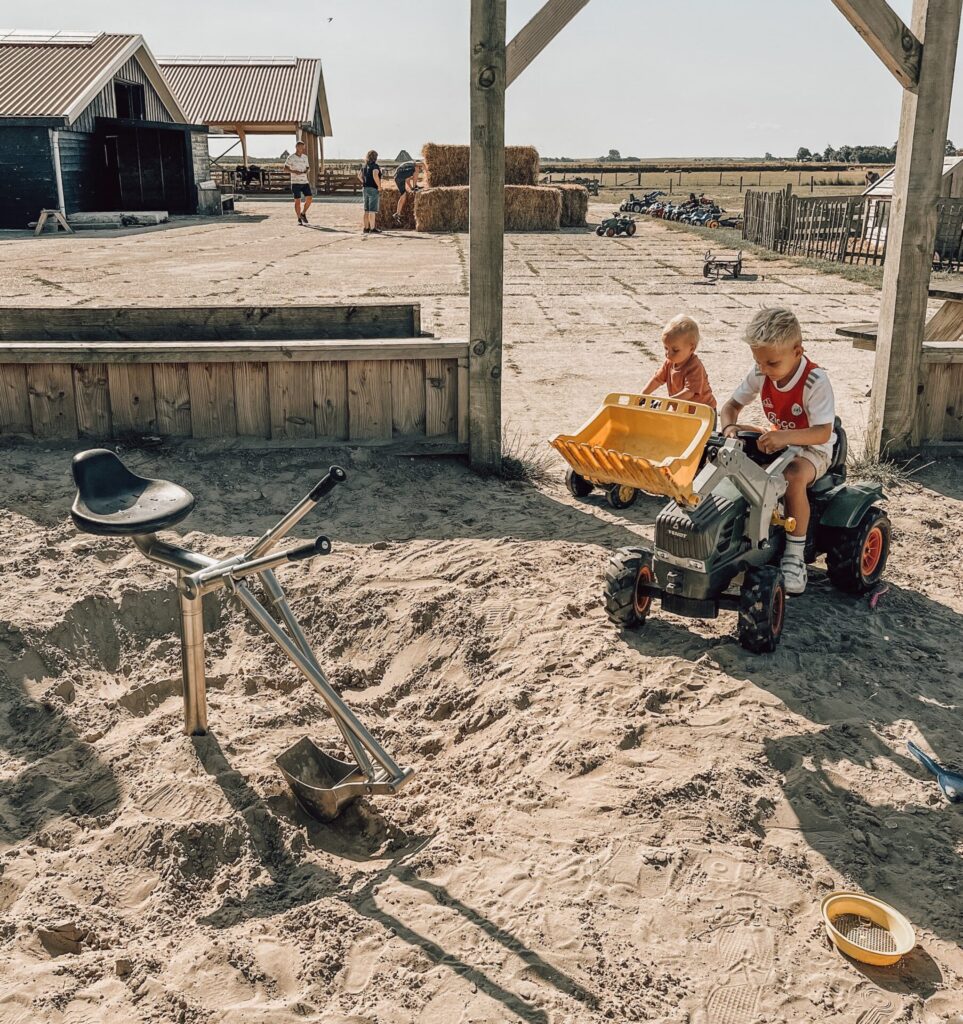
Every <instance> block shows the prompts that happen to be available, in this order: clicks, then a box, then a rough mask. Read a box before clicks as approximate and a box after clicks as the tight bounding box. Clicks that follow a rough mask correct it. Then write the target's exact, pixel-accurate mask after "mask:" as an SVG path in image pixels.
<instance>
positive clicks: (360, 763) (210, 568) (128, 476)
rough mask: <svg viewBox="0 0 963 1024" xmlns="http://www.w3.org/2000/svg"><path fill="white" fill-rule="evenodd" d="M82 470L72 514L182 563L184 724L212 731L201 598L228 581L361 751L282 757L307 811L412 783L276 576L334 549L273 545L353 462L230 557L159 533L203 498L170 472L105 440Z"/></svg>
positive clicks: (316, 544)
mask: <svg viewBox="0 0 963 1024" xmlns="http://www.w3.org/2000/svg"><path fill="white" fill-rule="evenodd" d="M72 469H73V475H74V481H75V483H76V484H77V497H76V498H75V499H74V504H73V507H72V508H71V516H72V517H73V520H74V523H75V524H76V526H77V527H78V529H80V530H83V531H84V532H86V533H94V534H99V535H101V536H111V537H124V536H126V537H130V538H131V540H133V542H134V543H135V544H136V545H137V547H138V548H140V550H141V551H142V552H143V554H144V555H146V556H147V557H148V558H149V559H151V560H152V561H155V562H160V563H161V564H162V565H168V566H170V567H171V568H173V569H176V570H177V591H178V595H179V600H180V612H181V655H182V663H183V678H184V729H185V732H187V734H188V735H191V736H203V735H204V734H205V733H206V732H207V693H206V683H205V676H204V620H203V614H202V607H201V603H202V600H203V598H204V595H205V594H210V593H212V592H213V591H215V590H219V589H221V588H223V589H225V590H227V592H228V593H229V594H231V595H232V596H233V597H235V598H236V599H237V600H238V601H239V602H240V603H241V604H242V605H243V607H244V608H245V609H246V610H247V612H248V613H249V614H250V615H251V617H252V618H253V619H254V621H255V622H256V623H257V624H258V625H259V626H260V627H261V629H262V630H263V631H264V632H265V633H266V634H267V635H268V636H269V637H270V638H271V639H272V640H273V641H274V642H275V643H276V644H277V645H278V647H280V648H281V650H282V651H284V653H285V654H286V655H287V656H288V658H290V659H291V661H293V662H294V664H295V665H296V666H297V667H298V669H300V671H301V672H302V673H303V674H304V675H305V676H306V677H307V680H308V682H310V683H311V685H312V686H313V687H314V688H315V689H316V690H317V691H318V693H319V694H320V695H321V697H322V699H323V700H324V702H325V704H326V705H327V707H328V710H329V711H330V713H331V717H332V718H333V719H334V722H335V724H336V725H337V727H338V729H339V730H340V732H341V736H342V737H343V739H344V742H345V745H346V747H347V748H348V751H349V752H350V754H351V756H352V757H353V759H354V760H353V762H350V761H341V760H339V759H338V758H336V757H333V756H332V755H331V754H328V753H326V752H324V751H322V750H320V749H319V748H318V747H316V746H315V745H314V743H312V742H311V740H309V739H307V738H305V739H302V740H300V741H299V742H298V743H295V744H294V746H292V747H290V748H289V749H288V750H286V751H285V752H284V753H283V754H281V756H280V757H278V759H277V765H278V767H279V768H280V769H281V772H282V774H283V775H284V778H285V779H286V780H287V781H288V784H289V785H290V786H291V789H292V790H293V791H294V795H295V796H296V797H297V799H298V800H299V801H300V802H301V804H303V805H304V807H305V809H306V810H307V811H308V812H309V813H310V814H312V815H314V816H315V817H317V818H320V819H321V820H322V821H330V820H331V819H332V818H336V817H337V816H338V814H339V813H340V812H341V810H342V809H343V808H344V807H345V806H346V805H347V804H349V803H350V802H351V801H352V800H355V799H357V797H359V796H362V795H365V794H374V793H395V792H396V791H397V790H398V789H399V788H400V787H401V786H402V785H403V784H404V783H405V781H406V780H407V779H408V778H409V777H410V776H411V775H412V772H413V769H411V768H400V767H399V766H398V765H397V764H395V762H394V761H393V760H392V758H391V757H390V755H389V754H388V753H387V752H386V751H385V750H384V748H383V747H382V746H381V745H380V744H379V743H378V741H377V740H376V739H375V738H374V737H373V736H372V735H371V733H369V732H368V730H367V729H366V728H365V727H364V726H363V725H362V724H361V723H360V722H359V721H358V719H357V718H356V717H355V715H354V714H353V713H352V711H351V710H350V708H348V706H347V705H346V704H345V703H344V701H343V700H342V699H341V697H340V696H339V695H338V694H337V693H336V692H335V690H334V689H333V688H332V686H331V684H330V683H329V682H328V680H327V679H326V678H325V676H324V673H323V672H322V671H321V667H320V665H319V664H318V661H317V659H316V658H315V656H314V652H313V651H312V650H311V647H310V645H309V644H308V640H307V637H306V636H305V635H304V632H303V631H302V629H301V626H300V625H299V623H298V621H297V619H296V618H295V616H294V613H293V612H292V611H291V608H290V606H289V605H288V602H287V598H286V597H285V595H284V591H283V590H282V589H281V584H280V583H278V581H277V577H276V576H275V575H274V570H275V569H276V568H278V567H280V566H282V565H284V564H285V563H287V562H297V561H301V560H303V559H308V558H313V557H314V556H315V555H327V554H330V552H331V542H330V541H329V540H328V538H327V537H318V538H317V539H316V540H313V541H310V542H309V543H307V544H301V545H299V546H298V547H295V548H290V549H288V550H287V551H283V552H280V553H276V554H269V553H268V552H269V551H270V550H271V549H272V548H273V547H275V546H276V545H277V543H278V541H280V540H281V538H282V537H284V536H285V535H286V534H287V533H289V532H290V530H291V529H293V528H294V526H296V525H297V524H298V523H299V522H300V521H301V520H302V519H303V518H304V517H305V516H306V515H307V514H308V513H309V512H310V511H311V510H312V509H313V508H314V507H315V505H317V503H318V502H319V501H320V500H321V499H322V498H323V497H324V496H325V495H326V494H328V493H330V492H331V491H332V490H333V489H334V487H336V486H337V485H338V484H339V483H342V482H343V481H344V480H345V478H346V475H345V472H344V470H343V469H341V468H340V467H339V466H332V467H331V468H330V469H329V471H328V473H327V475H326V476H325V477H324V478H323V479H322V480H320V481H319V482H318V483H317V485H316V486H315V487H314V488H312V490H311V491H310V492H309V493H308V494H306V495H305V496H304V497H303V498H302V499H301V500H300V501H299V502H298V503H297V504H296V505H295V506H294V508H292V509H291V511H290V512H288V513H287V515H285V516H283V517H282V518H281V520H280V521H279V522H278V523H277V524H276V525H275V526H273V527H272V528H271V529H270V530H268V531H267V533H265V534H264V535H263V536H262V537H261V538H259V539H258V540H257V541H256V542H255V543H254V545H253V546H252V547H251V548H250V549H249V550H248V551H246V552H245V553H244V554H241V555H234V556H232V557H230V558H222V559H214V558H210V557H209V556H207V555H203V554H201V553H199V552H196V551H189V550H187V549H185V548H180V547H176V546H174V545H173V544H168V543H167V542H166V541H162V540H159V539H158V537H157V531H159V530H163V529H167V528H168V527H170V526H173V525H175V524H176V523H179V522H180V521H181V520H182V519H186V518H187V516H189V515H190V513H191V511H192V510H193V508H194V496H193V495H192V494H191V493H190V492H189V491H187V490H185V489H184V488H183V487H179V486H178V485H177V484H173V483H170V482H168V481H166V480H150V479H147V478H145V477H140V476H137V475H136V474H134V473H132V472H131V471H130V470H129V469H128V468H127V467H126V466H125V465H124V464H123V462H121V460H120V459H119V458H118V457H117V456H116V455H115V454H114V453H113V452H111V451H107V450H106V449H104V448H97V449H93V450H92V451H86V452H81V453H80V454H79V455H76V456H74V460H73V465H72ZM249 576H256V577H257V578H258V579H259V580H260V583H261V588H262V590H263V597H262V600H259V599H258V598H257V597H255V596H254V594H253V593H252V591H251V590H250V589H249V587H248V585H247V583H246V582H245V580H246V579H247V577H249Z"/></svg>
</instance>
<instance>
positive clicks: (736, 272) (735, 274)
mask: <svg viewBox="0 0 963 1024" xmlns="http://www.w3.org/2000/svg"><path fill="white" fill-rule="evenodd" d="M741 273H742V262H741V261H737V262H736V265H735V266H734V267H733V268H732V276H733V277H736V278H737V277H738V276H739V275H740V274H741Z"/></svg>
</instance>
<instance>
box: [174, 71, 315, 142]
mask: <svg viewBox="0 0 963 1024" xmlns="http://www.w3.org/2000/svg"><path fill="white" fill-rule="evenodd" d="M158 63H159V64H160V66H161V68H162V69H163V71H164V75H165V77H166V78H167V81H168V82H169V83H170V86H171V90H172V91H173V93H174V95H175V96H176V97H177V99H178V102H179V103H180V105H181V107H182V108H183V110H184V112H185V113H186V114H187V117H188V118H189V119H190V120H191V121H194V122H197V123H200V124H208V125H242V126H243V125H257V124H292V125H297V124H310V123H311V122H312V121H313V120H314V112H315V110H316V109H317V107H318V104H319V103H320V105H321V113H322V119H323V121H324V129H325V133H326V134H330V131H331V126H330V124H329V122H328V115H327V103H326V101H325V98H324V84H323V80H322V78H321V61H320V60H318V59H317V58H313V57H310V58H309V57H298V58H295V59H292V58H278V59H272V58H270V57H265V58H263V59H261V60H258V58H254V57H238V58H236V59H235V61H234V62H233V63H232V62H231V58H230V57H208V58H204V57H161V58H160V59H159V61H158Z"/></svg>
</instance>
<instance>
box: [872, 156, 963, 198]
mask: <svg viewBox="0 0 963 1024" xmlns="http://www.w3.org/2000/svg"><path fill="white" fill-rule="evenodd" d="M961 161H963V156H947V157H944V158H943V177H944V178H945V177H946V176H947V175H948V174H952V173H953V171H954V170H955V168H956V167H957V165H958V164H959V163H960V162H961ZM895 173H896V168H895V167H894V168H893V169H892V170H891V171H887V172H886V173H885V174H884V175H883V176H882V178H880V179H879V181H874V182H873V184H872V185H870V186H869V188H867V189H865V190H864V191H863V195H864V196H891V195H892V194H893V175H894V174H895Z"/></svg>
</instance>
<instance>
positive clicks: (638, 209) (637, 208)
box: [619, 188, 665, 213]
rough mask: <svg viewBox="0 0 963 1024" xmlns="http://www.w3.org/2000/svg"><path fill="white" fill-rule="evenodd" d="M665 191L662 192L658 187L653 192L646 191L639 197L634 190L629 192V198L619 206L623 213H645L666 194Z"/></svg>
mask: <svg viewBox="0 0 963 1024" xmlns="http://www.w3.org/2000/svg"><path fill="white" fill-rule="evenodd" d="M664 195H665V193H664V192H660V191H659V190H658V189H657V188H656V189H653V190H652V191H651V192H646V193H645V195H644V196H642V197H641V198H639V197H638V196H637V195H636V194H635V193H634V192H630V193H629V198H628V199H626V200H625V202H624V203H623V204H622V205H621V206H620V207H619V210H620V211H621V212H622V213H645V212H646V211H647V210H648V209H649V207H650V206H652V204H653V203H655V201H656V200H657V199H658V198H659V196H664Z"/></svg>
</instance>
